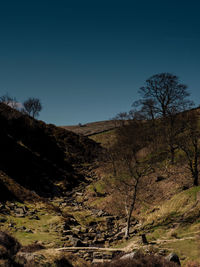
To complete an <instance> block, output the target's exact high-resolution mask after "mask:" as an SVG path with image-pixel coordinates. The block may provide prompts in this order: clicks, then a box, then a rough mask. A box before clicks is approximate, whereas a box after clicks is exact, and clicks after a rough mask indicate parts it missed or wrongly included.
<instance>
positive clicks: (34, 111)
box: [22, 97, 42, 118]
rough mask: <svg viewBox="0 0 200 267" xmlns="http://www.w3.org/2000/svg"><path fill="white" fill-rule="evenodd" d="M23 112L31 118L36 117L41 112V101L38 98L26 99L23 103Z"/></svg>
mask: <svg viewBox="0 0 200 267" xmlns="http://www.w3.org/2000/svg"><path fill="white" fill-rule="evenodd" d="M23 106H24V108H23V110H22V111H23V112H24V113H27V114H28V115H30V116H32V117H33V118H35V117H38V116H39V113H40V111H41V110H42V104H41V101H40V100H39V99H38V98H31V97H30V98H28V99H27V100H26V101H24V103H23Z"/></svg>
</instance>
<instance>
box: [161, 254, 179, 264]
mask: <svg viewBox="0 0 200 267" xmlns="http://www.w3.org/2000/svg"><path fill="white" fill-rule="evenodd" d="M165 259H166V260H168V261H172V262H175V263H176V264H178V265H181V263H180V260H179V257H178V255H177V254H176V253H173V252H172V253H170V254H169V255H168V256H167V257H165Z"/></svg>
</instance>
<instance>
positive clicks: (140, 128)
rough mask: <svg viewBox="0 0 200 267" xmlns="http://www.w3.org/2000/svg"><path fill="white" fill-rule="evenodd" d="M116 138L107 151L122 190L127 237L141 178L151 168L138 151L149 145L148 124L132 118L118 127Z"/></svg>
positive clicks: (119, 188)
mask: <svg viewBox="0 0 200 267" xmlns="http://www.w3.org/2000/svg"><path fill="white" fill-rule="evenodd" d="M116 138H117V141H116V142H115V144H114V145H113V147H111V150H109V152H110V151H111V152H112V167H113V171H114V176H115V179H116V180H117V186H118V190H119V191H120V190H121V191H122V190H124V192H123V193H124V194H123V195H124V199H123V201H124V210H125V211H126V218H127V220H126V231H125V236H126V237H128V236H129V231H130V225H131V216H132V213H133V210H134V208H135V204H136V201H137V195H138V190H139V186H140V182H141V179H142V178H143V177H144V176H146V175H147V174H149V173H150V171H151V170H152V167H151V163H150V162H149V160H147V159H145V158H146V157H145V156H142V157H141V155H140V153H139V152H140V151H141V150H142V149H143V148H146V147H147V146H148V145H149V141H150V135H149V132H148V124H145V123H143V122H142V121H140V120H136V119H135V120H132V121H131V123H129V124H128V125H124V126H122V127H120V128H118V130H117V137H116ZM114 160H115V162H114ZM113 162H114V164H113Z"/></svg>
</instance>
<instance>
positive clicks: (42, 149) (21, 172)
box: [0, 104, 99, 198]
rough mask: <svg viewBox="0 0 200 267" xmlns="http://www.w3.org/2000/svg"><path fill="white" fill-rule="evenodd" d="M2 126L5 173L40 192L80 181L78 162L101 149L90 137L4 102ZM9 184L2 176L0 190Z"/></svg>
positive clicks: (0, 143) (2, 167)
mask: <svg viewBox="0 0 200 267" xmlns="http://www.w3.org/2000/svg"><path fill="white" fill-rule="evenodd" d="M0 125H1V131H0V147H1V150H0V170H1V171H3V172H4V175H3V176H5V174H6V175H8V176H9V177H10V178H11V179H12V180H13V182H17V183H19V184H20V185H21V186H23V187H26V188H28V189H31V190H34V191H35V192H37V193H38V194H39V195H43V196H50V195H55V194H57V193H59V188H58V186H56V185H55V182H58V181H63V182H64V185H65V188H67V189H70V188H71V187H72V186H74V185H75V184H77V182H78V181H79V180H80V179H81V175H80V173H79V172H78V171H77V170H76V165H79V166H80V164H83V163H89V162H91V161H92V160H94V158H95V156H96V155H97V153H98V151H99V146H98V145H97V144H96V143H95V142H93V141H92V140H89V139H88V138H87V137H84V136H79V135H77V134H75V133H72V132H70V131H66V130H64V129H61V128H58V127H56V126H54V125H47V124H45V123H44V122H42V121H38V120H34V119H33V118H31V117H29V116H28V115H23V114H22V113H20V112H18V111H16V110H14V109H12V108H10V107H9V106H7V105H4V104H0ZM5 187H6V188H7V186H6V184H4V182H3V180H1V179H0V191H1V192H5ZM1 192H0V193H1ZM4 195H5V194H4ZM11 195H12V192H11V194H9V196H10V197H11ZM2 196H3V193H2ZM5 198H7V194H6V195H5Z"/></svg>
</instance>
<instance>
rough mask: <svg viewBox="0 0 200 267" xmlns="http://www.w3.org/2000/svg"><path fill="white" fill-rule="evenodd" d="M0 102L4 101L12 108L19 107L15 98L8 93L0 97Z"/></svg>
mask: <svg viewBox="0 0 200 267" xmlns="http://www.w3.org/2000/svg"><path fill="white" fill-rule="evenodd" d="M0 103H4V104H6V105H8V106H10V107H11V108H14V109H17V108H19V105H20V103H18V102H17V100H16V98H15V97H11V96H10V95H9V94H8V93H6V94H5V95H2V96H1V97H0Z"/></svg>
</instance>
